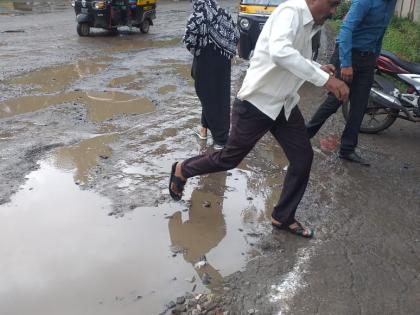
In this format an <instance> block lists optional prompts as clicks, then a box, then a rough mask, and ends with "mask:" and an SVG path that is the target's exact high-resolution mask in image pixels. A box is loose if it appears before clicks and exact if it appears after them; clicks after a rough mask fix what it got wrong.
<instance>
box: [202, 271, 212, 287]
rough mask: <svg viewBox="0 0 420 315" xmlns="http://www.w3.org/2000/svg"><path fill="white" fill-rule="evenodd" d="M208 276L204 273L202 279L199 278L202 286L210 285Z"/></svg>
mask: <svg viewBox="0 0 420 315" xmlns="http://www.w3.org/2000/svg"><path fill="white" fill-rule="evenodd" d="M210 279H211V278H210V275H209V274H208V273H207V272H205V273H203V277H202V278H201V281H202V282H203V284H204V285H207V284H210Z"/></svg>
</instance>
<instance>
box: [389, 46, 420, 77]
mask: <svg viewBox="0 0 420 315" xmlns="http://www.w3.org/2000/svg"><path fill="white" fill-rule="evenodd" d="M381 55H382V56H385V57H387V58H389V59H391V60H392V61H393V62H395V63H396V64H397V65H398V66H400V67H401V68H404V69H405V70H407V71H408V72H409V73H413V74H420V63H416V62H409V61H405V60H403V59H401V58H400V57H398V56H397V55H395V54H393V53H392V52H390V51H387V50H381Z"/></svg>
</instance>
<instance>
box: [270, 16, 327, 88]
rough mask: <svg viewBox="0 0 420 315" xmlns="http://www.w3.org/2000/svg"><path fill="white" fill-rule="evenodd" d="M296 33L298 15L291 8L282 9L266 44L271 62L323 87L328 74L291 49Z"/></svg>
mask: <svg viewBox="0 0 420 315" xmlns="http://www.w3.org/2000/svg"><path fill="white" fill-rule="evenodd" d="M298 31H299V15H298V13H297V12H296V11H295V10H293V9H291V8H284V9H283V10H282V11H281V12H279V14H278V16H277V17H276V19H275V21H273V24H272V25H271V29H270V34H269V44H268V46H269V53H270V57H271V60H272V61H273V62H274V63H275V64H276V65H278V66H280V67H282V68H284V69H287V70H288V71H290V72H291V73H293V74H294V75H296V76H297V77H299V78H301V79H302V80H307V81H309V82H311V83H313V84H314V85H316V86H324V85H325V83H326V82H327V81H328V79H329V75H328V73H326V72H324V71H323V70H321V69H320V68H319V67H317V66H315V65H314V64H313V63H312V62H311V61H310V60H308V59H306V58H305V57H303V56H302V55H301V54H300V52H299V51H298V50H296V49H295V48H294V47H293V44H292V43H293V38H294V37H295V36H296V33H297V32H298Z"/></svg>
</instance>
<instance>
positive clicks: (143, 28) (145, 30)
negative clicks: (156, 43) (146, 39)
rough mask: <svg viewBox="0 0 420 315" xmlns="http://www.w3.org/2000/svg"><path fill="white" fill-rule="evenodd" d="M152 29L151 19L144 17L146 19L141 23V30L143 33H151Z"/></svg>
mask: <svg viewBox="0 0 420 315" xmlns="http://www.w3.org/2000/svg"><path fill="white" fill-rule="evenodd" d="M149 29H150V21H149V19H144V21H143V22H142V23H141V24H140V32H142V33H143V34H146V33H149Z"/></svg>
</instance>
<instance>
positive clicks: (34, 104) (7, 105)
mask: <svg viewBox="0 0 420 315" xmlns="http://www.w3.org/2000/svg"><path fill="white" fill-rule="evenodd" d="M69 102H78V103H83V104H85V105H87V106H88V117H89V119H90V120H91V121H94V122H100V121H104V120H107V119H109V118H112V117H114V116H117V115H121V114H144V113H150V112H152V111H154V110H155V105H154V104H153V103H152V102H151V101H150V100H149V99H147V98H144V97H139V96H134V95H130V94H126V93H122V92H116V91H108V92H97V91H83V92H65V93H59V94H54V95H40V96H24V97H18V98H15V99H11V100H8V101H5V102H2V103H0V118H4V117H11V116H15V115H19V114H25V113H30V112H34V111H37V110H40V109H43V108H47V107H49V106H53V105H60V104H64V103H69Z"/></svg>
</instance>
